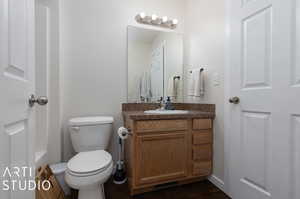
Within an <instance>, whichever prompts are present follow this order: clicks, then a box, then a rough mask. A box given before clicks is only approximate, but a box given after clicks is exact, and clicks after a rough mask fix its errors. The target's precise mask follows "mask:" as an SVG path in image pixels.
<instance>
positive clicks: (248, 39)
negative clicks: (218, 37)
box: [229, 0, 300, 199]
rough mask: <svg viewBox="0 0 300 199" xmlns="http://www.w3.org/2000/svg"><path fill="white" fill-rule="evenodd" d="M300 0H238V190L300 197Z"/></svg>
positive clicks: (256, 197)
mask: <svg viewBox="0 0 300 199" xmlns="http://www.w3.org/2000/svg"><path fill="white" fill-rule="evenodd" d="M299 5H300V2H299V1H298V0H231V10H230V13H231V20H230V22H231V30H230V32H231V36H230V37H231V46H230V48H231V56H230V59H231V61H230V62H231V65H230V67H231V72H230V74H231V83H230V88H231V96H232V97H234V96H237V97H239V99H240V102H239V103H238V104H234V103H232V105H230V106H231V107H230V109H231V116H232V118H231V135H230V160H229V161H230V167H229V170H230V173H229V178H230V180H229V181H230V193H231V195H232V196H233V198H234V199H270V198H273V199H299V198H300V172H299V168H300V32H299V30H300V18H299V16H300V10H299ZM297 16H298V17H297Z"/></svg>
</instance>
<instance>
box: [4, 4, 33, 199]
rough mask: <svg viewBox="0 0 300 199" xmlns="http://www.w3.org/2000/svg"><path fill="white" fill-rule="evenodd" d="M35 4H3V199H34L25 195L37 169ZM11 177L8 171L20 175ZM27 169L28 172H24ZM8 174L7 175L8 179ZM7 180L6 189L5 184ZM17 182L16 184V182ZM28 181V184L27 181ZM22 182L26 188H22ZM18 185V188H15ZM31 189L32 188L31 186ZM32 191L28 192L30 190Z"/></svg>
mask: <svg viewBox="0 0 300 199" xmlns="http://www.w3.org/2000/svg"><path fill="white" fill-rule="evenodd" d="M34 40H35V38H34V0H1V1H0V88H1V90H0V96H1V98H0V165H1V166H0V177H1V185H0V187H1V189H0V198H1V199H32V198H34V192H33V191H21V190H20V187H21V188H22V189H23V188H24V183H26V182H28V180H30V179H32V178H33V177H34V176H30V172H32V173H33V174H34V172H35V171H34V170H32V171H30V170H29V169H28V167H31V168H33V169H34V130H35V124H34V121H35V118H34V110H33V108H31V107H29V105H28V99H29V95H30V94H33V93H34V91H35V88H34V86H35V84H34V83H35V82H34V79H35V78H34V76H35V71H34V69H35V55H34V53H35V52H34ZM20 167H23V168H22V170H20V171H19V172H18V174H17V173H11V176H10V175H9V174H8V173H7V172H5V170H6V168H9V169H10V171H13V172H17V169H16V168H20ZM24 168H25V169H24ZM4 174H5V175H4ZM4 180H7V182H6V186H7V185H9V190H8V191H5V190H4V189H6V188H7V187H6V186H4V184H3V181H4ZM13 180H16V183H15V182H13ZM25 180H27V181H25ZM19 182H21V183H22V186H19ZM13 184H14V186H13ZM27 187H28V186H27ZM27 190H28V189H27Z"/></svg>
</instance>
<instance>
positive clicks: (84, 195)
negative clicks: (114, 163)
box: [78, 184, 105, 199]
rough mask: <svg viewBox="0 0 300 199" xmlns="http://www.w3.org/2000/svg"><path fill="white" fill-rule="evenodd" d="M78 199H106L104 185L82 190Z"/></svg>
mask: <svg viewBox="0 0 300 199" xmlns="http://www.w3.org/2000/svg"><path fill="white" fill-rule="evenodd" d="M78 199H105V194H104V187H103V184H101V185H100V184H97V185H94V186H92V187H88V188H86V189H80V190H79V193H78Z"/></svg>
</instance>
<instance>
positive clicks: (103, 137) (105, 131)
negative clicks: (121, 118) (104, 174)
mask: <svg viewBox="0 0 300 199" xmlns="http://www.w3.org/2000/svg"><path fill="white" fill-rule="evenodd" d="M113 121H114V119H113V117H105V116H96V117H77V118H72V119H70V120H69V123H68V128H69V132H70V136H71V141H72V145H73V148H74V150H75V152H77V153H79V152H84V151H93V150H105V149H107V147H108V144H109V140H110V137H111V134H112V124H113Z"/></svg>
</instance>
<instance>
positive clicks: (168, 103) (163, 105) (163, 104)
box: [158, 97, 174, 110]
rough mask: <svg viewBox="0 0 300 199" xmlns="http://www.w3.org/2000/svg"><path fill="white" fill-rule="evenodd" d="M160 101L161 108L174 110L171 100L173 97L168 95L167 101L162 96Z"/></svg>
mask: <svg viewBox="0 0 300 199" xmlns="http://www.w3.org/2000/svg"><path fill="white" fill-rule="evenodd" d="M158 102H159V103H160V110H174V107H173V105H172V102H171V97H168V98H167V101H165V100H164V98H163V97H161V98H160V99H159V100H158Z"/></svg>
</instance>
